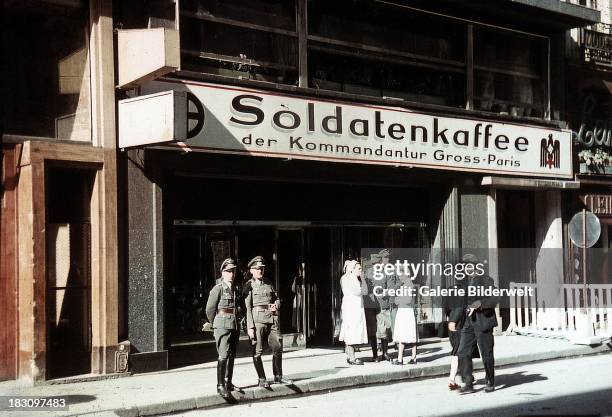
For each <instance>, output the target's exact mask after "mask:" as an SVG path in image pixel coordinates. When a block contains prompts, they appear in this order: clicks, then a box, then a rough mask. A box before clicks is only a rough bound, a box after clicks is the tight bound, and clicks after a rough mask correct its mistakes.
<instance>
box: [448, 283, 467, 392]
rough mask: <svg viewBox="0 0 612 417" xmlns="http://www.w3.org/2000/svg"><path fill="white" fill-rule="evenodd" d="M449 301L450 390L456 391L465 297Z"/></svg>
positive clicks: (453, 298) (451, 298)
mask: <svg viewBox="0 0 612 417" xmlns="http://www.w3.org/2000/svg"><path fill="white" fill-rule="evenodd" d="M456 287H458V286H456ZM447 301H448V304H447V309H446V311H447V314H448V341H449V342H450V344H451V353H450V356H451V368H450V374H449V375H448V389H450V390H451V391H454V390H456V389H458V388H459V384H457V382H456V381H455V378H456V377H457V370H458V368H459V356H458V352H459V342H460V341H461V326H462V325H463V321H464V318H465V309H464V307H463V297H450V298H449V299H448V300H447Z"/></svg>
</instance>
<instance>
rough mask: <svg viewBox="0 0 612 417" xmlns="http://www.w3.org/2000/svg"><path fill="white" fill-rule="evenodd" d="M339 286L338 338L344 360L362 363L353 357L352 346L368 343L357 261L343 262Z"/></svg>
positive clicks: (359, 267)
mask: <svg viewBox="0 0 612 417" xmlns="http://www.w3.org/2000/svg"><path fill="white" fill-rule="evenodd" d="M340 286H341V288H342V325H341V326H340V340H341V341H344V344H345V345H346V347H345V350H346V356H347V359H346V361H347V362H348V364H349V365H363V362H362V361H361V359H356V358H355V346H354V345H361V344H364V343H368V332H367V329H366V321H365V311H364V309H363V298H362V295H363V293H362V288H363V286H362V284H361V264H360V263H359V262H358V261H352V260H351V261H346V262H345V263H344V275H342V278H340ZM366 290H367V288H366Z"/></svg>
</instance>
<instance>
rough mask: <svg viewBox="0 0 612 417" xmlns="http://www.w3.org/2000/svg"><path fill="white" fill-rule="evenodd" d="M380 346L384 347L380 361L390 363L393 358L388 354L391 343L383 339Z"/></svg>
mask: <svg viewBox="0 0 612 417" xmlns="http://www.w3.org/2000/svg"><path fill="white" fill-rule="evenodd" d="M380 346H381V347H382V355H381V356H380V360H381V361H390V360H391V358H389V354H388V353H387V352H388V351H389V342H388V341H387V340H386V339H382V340H381V341H380Z"/></svg>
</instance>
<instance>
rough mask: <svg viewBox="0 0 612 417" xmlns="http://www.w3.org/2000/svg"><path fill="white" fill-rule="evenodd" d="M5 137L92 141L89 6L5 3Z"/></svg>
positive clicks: (50, 2)
mask: <svg viewBox="0 0 612 417" xmlns="http://www.w3.org/2000/svg"><path fill="white" fill-rule="evenodd" d="M2 12H3V18H4V19H3V25H2V47H3V51H4V54H5V59H6V61H5V63H6V65H5V66H4V89H3V100H4V103H3V108H4V111H3V113H4V115H3V123H4V127H3V133H4V134H10V135H21V136H38V137H46V138H55V139H61V140H74V141H85V142H89V141H91V111H90V108H91V94H90V88H91V86H90V65H89V44H88V39H89V4H88V2H87V1H78V0H74V1H62V2H53V1H39V2H35V1H23V2H21V1H19V2H18V1H7V2H4V4H3V9H2Z"/></svg>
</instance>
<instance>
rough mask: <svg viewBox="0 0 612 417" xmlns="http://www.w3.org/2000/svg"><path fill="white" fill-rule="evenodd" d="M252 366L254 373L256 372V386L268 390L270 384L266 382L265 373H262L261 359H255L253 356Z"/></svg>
mask: <svg viewBox="0 0 612 417" xmlns="http://www.w3.org/2000/svg"><path fill="white" fill-rule="evenodd" d="M253 364H254V365H255V371H256V372H257V378H258V382H257V385H259V386H260V387H261V388H270V384H268V381H266V371H264V367H263V362H262V361H261V357H259V358H256V357H255V356H253Z"/></svg>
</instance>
